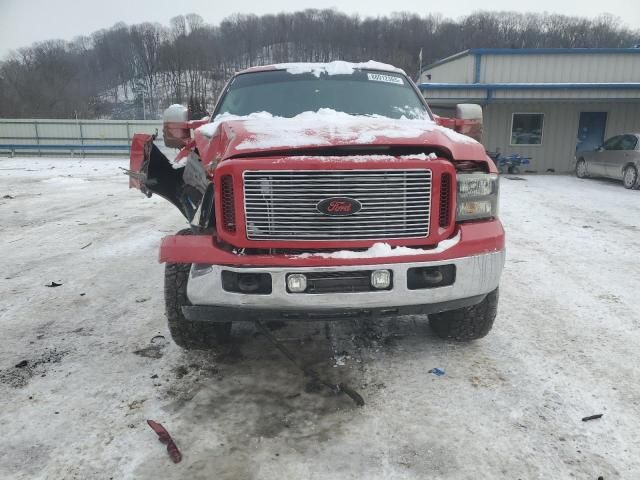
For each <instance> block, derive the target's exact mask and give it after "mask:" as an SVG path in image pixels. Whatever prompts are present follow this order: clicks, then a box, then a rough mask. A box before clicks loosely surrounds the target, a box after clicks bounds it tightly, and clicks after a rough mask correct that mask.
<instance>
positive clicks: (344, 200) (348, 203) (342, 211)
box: [316, 197, 362, 217]
mask: <svg viewBox="0 0 640 480" xmlns="http://www.w3.org/2000/svg"><path fill="white" fill-rule="evenodd" d="M316 208H317V209H318V211H319V212H320V213H324V214H325V215H331V216H332V217H346V216H347V215H353V214H354V213H358V212H359V211H360V210H361V209H362V204H361V203H360V202H359V201H358V200H356V199H354V198H349V197H331V198H325V199H324V200H321V201H320V202H318V204H317V205H316Z"/></svg>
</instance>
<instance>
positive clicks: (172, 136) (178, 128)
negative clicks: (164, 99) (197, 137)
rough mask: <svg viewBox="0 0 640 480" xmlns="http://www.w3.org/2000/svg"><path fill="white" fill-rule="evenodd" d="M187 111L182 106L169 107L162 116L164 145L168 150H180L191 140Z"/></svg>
mask: <svg viewBox="0 0 640 480" xmlns="http://www.w3.org/2000/svg"><path fill="white" fill-rule="evenodd" d="M188 122H189V111H188V109H187V107H185V106H183V105H177V104H176V105H171V106H170V107H169V108H167V109H166V110H165V111H164V113H163V114H162V134H163V136H164V144H165V145H166V146H167V147H170V148H182V147H184V146H185V145H186V143H187V142H188V141H189V140H190V139H191V130H190V129H189V125H188Z"/></svg>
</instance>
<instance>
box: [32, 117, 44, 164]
mask: <svg viewBox="0 0 640 480" xmlns="http://www.w3.org/2000/svg"><path fill="white" fill-rule="evenodd" d="M33 126H34V128H35V130H36V145H40V134H39V133H38V121H37V120H34V121H33ZM38 156H39V157H41V156H42V150H40V149H38Z"/></svg>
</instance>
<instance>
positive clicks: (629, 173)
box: [622, 165, 638, 188]
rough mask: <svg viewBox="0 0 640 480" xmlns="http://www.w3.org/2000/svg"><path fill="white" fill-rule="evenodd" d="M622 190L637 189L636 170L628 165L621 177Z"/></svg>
mask: <svg viewBox="0 0 640 480" xmlns="http://www.w3.org/2000/svg"><path fill="white" fill-rule="evenodd" d="M622 184H623V185H624V188H638V170H636V167H634V166H633V165H629V166H628V167H627V168H625V169H624V176H623V177H622Z"/></svg>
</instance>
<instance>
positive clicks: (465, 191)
mask: <svg viewBox="0 0 640 480" xmlns="http://www.w3.org/2000/svg"><path fill="white" fill-rule="evenodd" d="M457 180H458V197H457V205H458V206H457V208H456V220H457V221H458V222H461V221H464V220H477V219H480V218H491V217H495V216H497V215H498V186H499V182H498V175H497V174H496V173H459V174H458V176H457Z"/></svg>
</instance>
